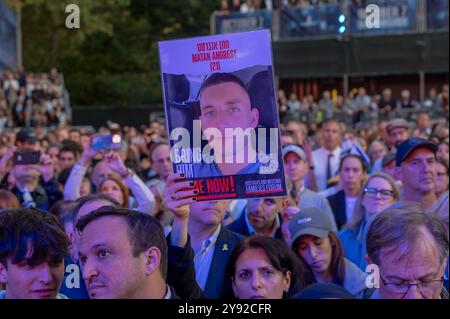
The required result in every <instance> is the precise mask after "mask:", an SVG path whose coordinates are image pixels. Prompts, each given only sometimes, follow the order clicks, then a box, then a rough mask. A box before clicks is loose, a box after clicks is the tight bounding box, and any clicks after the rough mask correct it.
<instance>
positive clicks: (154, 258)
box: [144, 247, 161, 276]
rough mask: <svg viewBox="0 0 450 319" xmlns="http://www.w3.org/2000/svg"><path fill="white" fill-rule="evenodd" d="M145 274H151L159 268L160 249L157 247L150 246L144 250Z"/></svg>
mask: <svg viewBox="0 0 450 319" xmlns="http://www.w3.org/2000/svg"><path fill="white" fill-rule="evenodd" d="M144 256H145V275H147V276H148V275H151V274H153V273H154V272H155V271H158V270H159V265H160V263H161V251H160V250H159V249H158V248H157V247H150V248H149V249H147V250H146V251H145V252H144Z"/></svg>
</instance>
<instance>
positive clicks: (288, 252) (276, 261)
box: [226, 235, 314, 297]
mask: <svg viewBox="0 0 450 319" xmlns="http://www.w3.org/2000/svg"><path fill="white" fill-rule="evenodd" d="M255 248H256V249H257V248H260V249H262V250H264V251H265V252H266V254H267V257H268V258H269V260H270V263H271V264H272V266H273V267H274V268H275V269H277V270H278V271H281V272H282V273H283V274H284V275H286V273H287V272H288V271H289V272H291V286H290V287H289V291H288V292H287V296H286V297H292V296H293V295H295V294H296V293H297V292H299V291H300V290H302V289H303V288H306V287H307V286H308V285H310V284H311V283H313V282H314V276H313V275H312V273H311V272H310V271H309V268H308V266H307V265H306V264H304V262H303V261H302V260H300V259H299V258H298V257H297V255H296V254H295V253H294V251H293V250H292V249H291V248H290V247H289V246H288V245H286V243H284V242H283V241H281V240H279V239H275V238H271V237H267V236H261V235H252V236H250V237H247V238H246V239H244V240H242V241H241V242H240V243H239V244H238V245H237V246H236V247H234V249H233V251H232V252H231V255H230V257H229V259H228V264H227V271H226V275H227V278H235V275H236V261H237V260H238V259H239V256H240V255H241V254H242V253H244V252H245V251H246V250H248V249H255Z"/></svg>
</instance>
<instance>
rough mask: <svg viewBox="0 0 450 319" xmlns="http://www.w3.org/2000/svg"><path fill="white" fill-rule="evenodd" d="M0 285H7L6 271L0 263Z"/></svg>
mask: <svg viewBox="0 0 450 319" xmlns="http://www.w3.org/2000/svg"><path fill="white" fill-rule="evenodd" d="M0 283H2V284H6V283H8V271H7V270H6V267H5V266H4V265H3V264H2V263H0Z"/></svg>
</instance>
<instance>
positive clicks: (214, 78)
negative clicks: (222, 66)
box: [199, 73, 250, 97]
mask: <svg viewBox="0 0 450 319" xmlns="http://www.w3.org/2000/svg"><path fill="white" fill-rule="evenodd" d="M228 82H232V83H236V84H237V85H239V86H240V87H241V88H242V89H243V90H244V91H245V92H246V93H247V95H249V97H250V94H249V92H248V88H247V86H246V85H245V84H244V82H242V80H241V79H240V78H239V77H237V76H236V75H234V74H233V73H214V74H212V75H211V76H209V77H208V78H207V79H206V80H205V81H204V82H203V84H202V87H201V88H200V94H199V96H201V95H202V94H203V92H204V91H205V90H206V89H207V88H209V87H211V86H214V85H219V84H222V83H228Z"/></svg>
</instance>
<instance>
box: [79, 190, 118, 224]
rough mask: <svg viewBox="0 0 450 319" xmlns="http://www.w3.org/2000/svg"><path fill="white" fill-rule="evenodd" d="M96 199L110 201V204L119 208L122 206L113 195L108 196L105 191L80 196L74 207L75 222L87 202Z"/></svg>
mask: <svg viewBox="0 0 450 319" xmlns="http://www.w3.org/2000/svg"><path fill="white" fill-rule="evenodd" d="M96 200H102V201H105V202H109V203H110V204H111V205H109V206H114V207H117V208H119V207H121V205H120V203H119V202H118V201H116V200H115V199H114V198H112V197H111V196H108V195H106V194H103V193H95V194H89V195H86V196H83V197H80V198H78V199H77V200H76V201H75V208H74V209H73V222H74V223H75V222H76V220H77V217H78V213H79V212H80V209H81V207H83V206H84V205H85V204H87V203H89V202H93V201H96Z"/></svg>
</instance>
